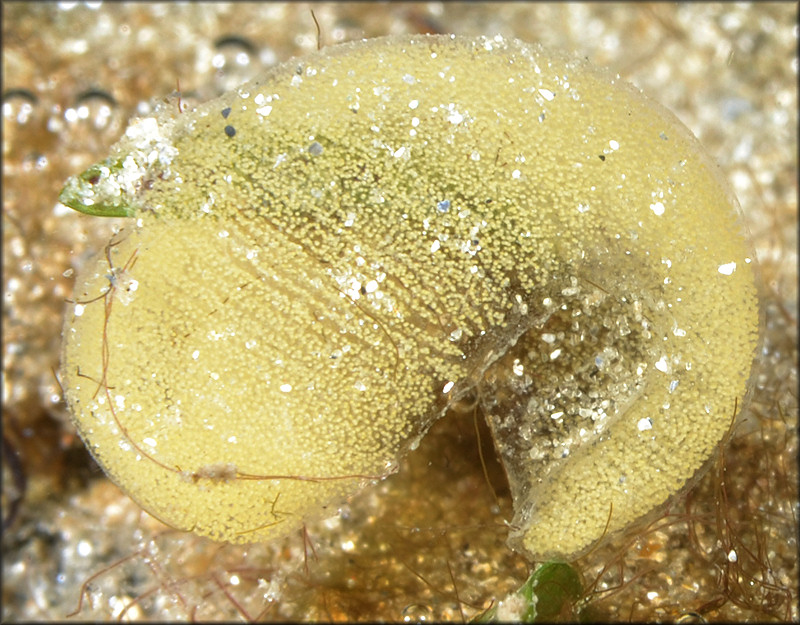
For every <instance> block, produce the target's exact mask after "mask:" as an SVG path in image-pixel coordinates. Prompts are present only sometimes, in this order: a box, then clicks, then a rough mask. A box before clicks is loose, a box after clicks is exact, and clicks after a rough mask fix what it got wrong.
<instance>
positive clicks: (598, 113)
mask: <svg viewBox="0 0 800 625" xmlns="http://www.w3.org/2000/svg"><path fill="white" fill-rule="evenodd" d="M61 201H62V202H63V203H65V204H68V205H70V206H72V207H73V208H76V209H78V210H82V211H84V212H88V213H91V214H98V215H102V214H106V215H122V214H125V215H129V216H132V217H133V218H135V219H134V220H132V222H133V221H135V224H133V223H132V224H131V226H130V227H129V228H127V229H126V230H124V231H123V232H122V233H120V234H119V235H117V237H115V239H114V240H113V241H112V242H111V243H109V246H108V247H107V249H106V250H105V252H104V253H102V254H100V255H99V256H98V257H97V258H96V259H95V260H94V261H92V262H90V263H88V264H87V265H86V266H85V267H84V269H83V270H82V271H81V273H80V275H79V278H78V281H77V285H76V290H75V297H74V299H75V303H73V304H71V305H70V307H69V310H68V313H67V319H66V326H65V332H64V339H65V343H64V354H63V376H64V382H65V388H66V394H67V399H68V402H69V405H70V407H71V410H72V412H73V414H74V418H75V422H76V424H77V427H78V429H79V431H80V433H81V436H82V437H83V439H84V440H85V442H86V444H87V446H88V447H89V449H90V450H91V452H92V453H93V454H94V456H95V457H96V458H97V460H98V462H99V463H100V464H101V465H102V466H103V468H104V469H105V470H106V472H107V473H108V474H109V476H111V478H112V479H113V480H114V481H115V482H116V483H117V484H119V485H120V486H121V487H122V488H123V489H124V490H125V491H126V492H127V493H129V494H130V496H131V497H133V498H134V499H135V500H136V501H138V502H139V503H140V504H141V505H142V507H144V508H145V509H146V510H147V511H148V512H150V513H151V514H153V515H154V516H156V517H158V518H159V519H161V520H163V521H164V522H166V523H168V524H170V525H172V526H174V527H177V528H180V529H185V530H191V531H195V532H197V533H199V534H203V535H206V536H210V537H211V538H214V539H217V540H226V541H233V542H246V541H256V540H265V539H270V538H273V537H277V536H280V535H285V534H286V533H288V532H289V531H291V530H293V529H296V528H297V527H299V526H300V524H301V523H302V522H304V521H305V520H308V519H310V518H314V517H318V516H320V515H324V514H333V513H335V511H336V506H337V505H338V504H340V503H341V502H342V501H343V500H344V498H346V497H347V496H349V495H350V494H352V493H354V492H355V491H357V490H358V489H359V488H360V487H362V486H363V485H365V484H367V483H369V482H371V481H374V480H378V479H381V478H382V477H385V476H386V475H388V474H389V473H391V472H392V471H393V470H394V467H395V466H396V464H397V461H398V459H399V458H400V457H402V455H403V454H404V453H406V452H408V451H409V449H412V448H414V447H415V446H416V444H417V443H418V441H419V439H420V437H421V436H423V435H424V434H425V432H426V430H427V429H428V428H429V427H430V425H431V424H432V423H433V422H434V421H435V420H436V419H437V418H438V417H440V416H442V415H443V414H444V413H445V412H446V410H447V407H448V406H449V405H452V403H453V402H455V401H463V400H464V399H466V398H476V399H477V401H478V402H480V405H481V407H482V409H483V412H484V414H485V415H486V418H487V419H488V421H489V424H490V427H491V430H492V433H493V435H494V437H495V444H496V447H497V449H498V452H499V455H500V457H501V459H502V460H503V462H504V464H505V466H506V470H507V473H508V477H509V482H510V485H511V491H512V495H513V498H514V508H515V517H514V519H513V520H512V521H511V527H512V531H511V535H510V544H511V545H512V546H513V547H515V548H516V549H519V550H521V551H523V552H525V553H527V554H528V555H529V556H530V557H533V558H537V559H539V558H543V557H548V556H562V557H563V556H570V555H575V554H578V553H580V552H582V551H584V550H585V549H587V548H588V547H589V546H590V545H592V544H593V542H595V541H596V540H597V539H598V538H600V537H601V536H602V535H603V533H604V531H606V526H607V524H608V528H607V529H608V531H609V532H613V531H615V530H618V529H620V528H622V527H624V526H626V525H627V524H628V523H630V522H631V521H633V520H634V519H636V518H639V517H641V516H642V515H644V514H645V513H647V512H648V511H650V510H651V509H652V508H654V507H655V506H657V505H659V504H661V503H662V502H664V501H665V500H667V499H668V498H669V497H670V495H672V494H673V493H675V492H676V491H677V490H679V489H680V488H681V487H682V486H683V485H685V484H686V483H687V481H688V480H690V479H691V478H692V476H693V475H694V474H695V472H696V471H697V470H698V469H699V468H700V467H701V465H702V464H703V463H704V462H705V461H706V460H707V459H708V458H709V456H710V455H711V454H712V453H713V451H714V449H715V447H716V445H717V444H718V443H719V441H720V440H721V439H722V437H723V436H724V434H725V433H726V431H727V430H728V428H729V426H730V423H731V419H732V416H733V414H734V411H735V406H736V405H737V402H738V403H739V404H741V402H742V400H743V398H744V395H745V391H746V382H747V379H748V377H749V372H750V366H751V362H752V358H753V356H754V353H755V348H756V343H757V338H758V306H757V299H756V290H755V286H754V276H753V270H752V267H751V261H750V258H749V252H748V248H747V246H746V244H745V241H744V238H743V235H742V229H741V223H740V219H739V216H738V212H737V204H736V200H735V199H734V198H733V196H732V195H731V193H730V192H729V191H728V189H727V186H726V185H725V183H724V182H723V180H722V178H721V176H720V174H719V172H718V170H717V168H716V166H715V165H714V164H713V163H712V161H711V160H710V159H709V157H708V156H706V155H705V154H704V153H703V151H702V149H701V148H700V146H699V144H698V142H697V141H696V139H694V137H693V136H692V135H691V133H690V132H689V131H688V130H686V128H684V127H683V126H682V125H681V123H680V122H679V121H678V120H677V119H676V118H675V117H673V116H672V115H671V114H670V113H668V112H667V111H665V110H664V109H663V108H661V107H660V106H659V105H657V104H654V103H653V102H651V101H649V100H647V99H646V98H645V97H643V96H642V95H640V93H639V92H638V91H637V90H635V89H634V88H633V87H631V86H629V85H627V84H625V83H623V82H621V81H619V80H618V79H616V78H614V77H613V76H611V75H608V74H606V73H603V72H600V71H597V70H594V69H592V68H591V67H589V66H588V65H586V64H584V63H582V62H576V61H572V60H569V59H568V58H566V57H562V56H560V55H556V54H552V53H549V52H546V51H544V50H543V49H541V48H540V47H539V46H536V45H528V44H525V43H522V42H518V41H511V40H505V39H501V38H499V37H496V38H479V39H462V38H459V37H451V36H415V37H401V38H384V39H375V40H370V41H362V42H357V43H351V44H345V45H341V46H336V47H333V48H329V49H324V50H322V51H321V52H318V53H315V54H312V55H310V56H308V57H305V58H302V59H296V60H293V61H290V62H288V63H285V64H283V65H281V66H279V67H277V68H275V69H274V70H272V71H271V72H269V73H268V74H267V75H266V76H264V77H263V78H262V79H259V80H255V81H253V82H250V83H247V84H245V85H243V86H241V87H240V88H238V89H237V90H235V91H233V92H230V93H228V94H225V95H223V96H222V97H220V98H219V99H216V100H214V101H211V102H208V103H206V104H203V105H202V106H200V107H198V108H197V109H196V110H194V111H192V112H187V113H182V114H179V113H178V112H177V110H174V109H171V108H168V107H165V108H164V110H162V111H160V112H158V113H157V114H155V115H153V116H151V117H146V118H143V119H137V120H134V121H133V122H132V124H131V126H130V127H129V128H128V130H127V132H126V134H125V136H124V137H123V138H122V139H121V140H120V141H119V143H118V144H117V145H116V146H115V147H114V148H113V150H112V154H111V156H110V157H109V158H108V159H106V160H105V161H103V162H101V163H99V164H97V165H95V166H93V167H92V168H90V169H89V170H87V172H86V173H84V174H82V175H81V176H77V177H75V178H73V179H71V180H70V181H69V182H68V184H67V186H66V188H65V190H64V192H63V193H62V196H61Z"/></svg>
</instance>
